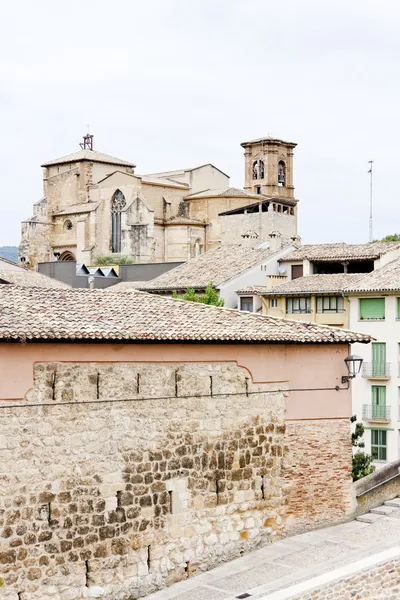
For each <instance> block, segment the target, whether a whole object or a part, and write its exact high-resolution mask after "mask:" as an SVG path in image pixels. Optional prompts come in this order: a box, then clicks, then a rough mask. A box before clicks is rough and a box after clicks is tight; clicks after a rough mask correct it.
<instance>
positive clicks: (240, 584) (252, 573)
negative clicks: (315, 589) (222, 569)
mask: <svg viewBox="0 0 400 600" xmlns="http://www.w3.org/2000/svg"><path fill="white" fill-rule="evenodd" d="M287 573H289V569H288V568H286V567H283V566H281V565H275V564H273V563H270V564H265V565H257V566H256V567H254V568H253V569H247V571H242V572H241V573H234V574H232V575H230V576H229V577H224V578H223V579H218V580H217V581H214V582H213V586H214V587H216V588H219V589H223V590H226V591H227V592H235V595H237V594H242V593H243V592H246V591H248V590H249V589H250V588H253V587H256V586H258V585H262V584H264V583H267V582H268V581H273V580H274V579H278V578H280V577H283V576H285V575H286V574H287Z"/></svg>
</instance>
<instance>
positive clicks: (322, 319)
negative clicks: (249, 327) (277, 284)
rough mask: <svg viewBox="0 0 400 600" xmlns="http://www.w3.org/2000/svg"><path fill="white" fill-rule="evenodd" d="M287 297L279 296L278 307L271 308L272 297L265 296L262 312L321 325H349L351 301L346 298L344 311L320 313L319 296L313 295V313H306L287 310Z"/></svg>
mask: <svg viewBox="0 0 400 600" xmlns="http://www.w3.org/2000/svg"><path fill="white" fill-rule="evenodd" d="M286 298H287V296H281V297H279V298H277V301H278V306H277V308H270V298H268V297H266V296H263V298H262V313H263V314H264V315H271V316H272V317H284V318H286V319H292V320H294V321H307V322H309V323H310V322H311V323H318V324H319V325H332V326H334V327H345V328H346V329H347V328H348V327H349V302H348V299H347V298H345V299H344V312H340V313H318V312H317V308H316V307H317V296H311V313H305V314H295V315H292V314H289V313H287V312H286Z"/></svg>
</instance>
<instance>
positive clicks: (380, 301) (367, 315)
mask: <svg viewBox="0 0 400 600" xmlns="http://www.w3.org/2000/svg"><path fill="white" fill-rule="evenodd" d="M360 318H361V319H384V318H385V298H360Z"/></svg>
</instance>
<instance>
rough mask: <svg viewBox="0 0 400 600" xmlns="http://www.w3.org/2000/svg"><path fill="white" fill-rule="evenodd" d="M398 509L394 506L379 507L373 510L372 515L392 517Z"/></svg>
mask: <svg viewBox="0 0 400 600" xmlns="http://www.w3.org/2000/svg"><path fill="white" fill-rule="evenodd" d="M395 510H396V508H395V507H393V506H377V508H373V509H372V510H371V513H373V514H374V515H390V514H391V513H393V512H395Z"/></svg>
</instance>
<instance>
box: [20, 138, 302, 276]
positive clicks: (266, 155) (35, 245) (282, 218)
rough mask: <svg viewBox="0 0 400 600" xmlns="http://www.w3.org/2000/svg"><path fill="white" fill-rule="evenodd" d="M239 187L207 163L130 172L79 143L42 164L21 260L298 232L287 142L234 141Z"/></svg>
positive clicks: (184, 256)
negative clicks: (238, 146)
mask: <svg viewBox="0 0 400 600" xmlns="http://www.w3.org/2000/svg"><path fill="white" fill-rule="evenodd" d="M242 147H243V148H244V150H245V185H244V189H239V188H233V187H230V184H229V176H228V175H226V173H224V172H223V171H221V170H220V169H218V168H217V167H215V166H214V165H212V164H205V165H200V166H198V167H194V168H189V169H178V170H176V171H165V172H162V173H151V174H148V175H137V174H136V172H135V168H136V165H135V164H134V163H132V162H129V161H126V160H120V159H118V158H115V157H112V156H109V155H107V154H103V153H102V152H98V151H97V150H94V148H93V136H92V135H90V134H87V135H86V136H84V138H83V143H82V144H81V150H79V151H77V152H74V153H72V154H68V155H67V156H63V157H61V158H56V159H54V160H50V161H48V162H45V163H43V164H42V165H41V166H42V167H43V198H42V199H41V200H39V202H37V203H36V204H34V207H33V213H34V214H33V216H32V217H30V218H29V219H27V220H26V221H24V222H23V223H22V239H21V244H20V260H21V262H22V263H24V264H25V265H27V266H29V267H30V268H35V267H36V266H37V264H38V262H46V261H52V260H55V259H58V260H76V261H77V262H79V263H85V264H87V265H90V264H92V263H93V262H94V261H95V258H96V257H97V256H100V255H105V254H107V255H108V254H113V253H116V254H124V255H130V256H132V257H133V258H134V260H135V262H137V263H148V262H175V261H186V260H188V259H190V258H191V257H194V256H197V255H199V254H200V253H202V252H205V251H207V250H209V249H211V248H214V247H216V246H219V245H220V244H221V243H243V242H244V241H249V243H252V244H253V245H254V244H255V243H257V241H258V242H262V241H265V240H266V239H267V236H268V235H269V234H270V233H272V232H274V233H278V234H280V235H281V236H282V238H284V239H288V240H289V239H294V238H295V237H296V236H297V200H296V199H295V198H294V187H293V149H294V148H295V147H296V144H294V143H291V142H285V141H283V140H279V139H275V138H271V137H266V138H260V139H257V140H252V141H249V142H244V143H242Z"/></svg>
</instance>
